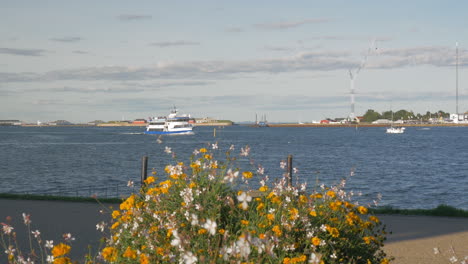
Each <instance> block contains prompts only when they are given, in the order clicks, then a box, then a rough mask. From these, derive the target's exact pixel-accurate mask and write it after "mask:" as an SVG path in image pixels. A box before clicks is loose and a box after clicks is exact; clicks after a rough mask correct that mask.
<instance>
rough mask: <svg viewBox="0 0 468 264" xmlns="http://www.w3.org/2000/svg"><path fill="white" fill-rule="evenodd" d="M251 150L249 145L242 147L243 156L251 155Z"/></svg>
mask: <svg viewBox="0 0 468 264" xmlns="http://www.w3.org/2000/svg"><path fill="white" fill-rule="evenodd" d="M249 152H250V147H249V146H245V148H241V153H240V155H241V156H244V157H247V156H248V155H249Z"/></svg>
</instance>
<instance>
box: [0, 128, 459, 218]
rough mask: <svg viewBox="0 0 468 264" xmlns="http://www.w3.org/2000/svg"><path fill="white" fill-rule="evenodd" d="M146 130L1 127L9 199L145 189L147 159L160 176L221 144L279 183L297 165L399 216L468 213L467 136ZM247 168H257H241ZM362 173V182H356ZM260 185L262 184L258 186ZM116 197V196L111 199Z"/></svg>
mask: <svg viewBox="0 0 468 264" xmlns="http://www.w3.org/2000/svg"><path fill="white" fill-rule="evenodd" d="M142 131H143V128H138V127H116V128H106V127H0V180H1V184H0V192H7V193H18V192H28V193H47V192H51V191H56V190H65V189H67V190H69V189H71V190H83V189H84V190H85V189H87V188H89V189H90V192H92V191H91V189H92V188H94V187H96V186H103V187H106V186H112V185H114V184H118V185H119V186H120V187H119V188H120V192H121V191H122V190H123V189H124V187H122V186H125V185H126V183H127V181H128V180H133V181H135V182H139V180H140V169H141V158H142V156H144V155H148V156H149V167H150V168H153V167H154V168H156V169H157V170H159V171H161V170H162V169H163V168H164V165H166V164H167V163H168V162H169V161H171V157H170V155H167V154H166V153H164V148H165V147H166V146H168V147H171V148H172V149H173V151H174V152H175V153H176V154H177V157H178V158H179V159H181V160H184V159H185V160H187V158H188V157H189V156H190V155H191V153H192V151H193V150H194V149H196V148H200V147H203V146H206V144H207V143H214V142H218V144H219V147H220V149H219V155H223V153H224V151H226V150H227V149H228V148H229V146H230V145H231V144H233V145H235V147H236V151H235V152H236V153H238V151H239V150H240V148H241V147H243V146H245V145H249V146H250V147H251V149H252V153H251V158H253V160H254V164H255V166H256V165H257V164H261V165H262V166H263V167H265V171H266V173H267V174H268V175H270V177H271V178H275V177H278V176H280V175H281V174H282V170H281V169H280V168H279V163H280V161H281V160H284V159H286V157H287V155H288V154H292V155H293V166H294V167H296V168H297V169H298V170H299V171H298V173H297V174H296V175H294V181H295V182H296V181H298V182H307V183H308V187H309V188H314V186H316V182H317V181H319V182H320V183H324V184H326V185H330V184H335V183H338V182H340V180H341V179H342V178H344V177H348V181H347V189H348V190H353V191H354V192H355V193H359V192H361V193H362V196H361V197H359V198H357V199H359V200H362V201H363V202H372V201H373V200H375V199H376V197H377V196H378V194H379V193H380V194H382V196H383V199H382V201H381V202H380V205H391V206H394V207H399V208H433V207H435V206H437V205H439V204H447V205H451V206H455V207H457V208H463V209H468V195H467V193H468V177H467V176H468V163H467V161H468V151H467V147H468V128H466V127H432V128H430V129H421V128H407V130H406V132H405V133H404V134H393V135H391V134H386V133H385V129H384V128H359V129H355V128H253V127H244V126H232V127H225V128H216V137H214V133H213V128H211V127H197V128H195V135H187V136H165V137H163V138H162V140H163V143H162V144H158V143H157V142H156V137H155V136H148V135H144V134H142V133H141V132H142ZM240 165H241V166H250V165H249V164H248V161H247V160H242V159H241V160H240ZM351 171H354V176H352V177H349V175H350V172H351ZM254 184H255V183H254ZM106 191H107V190H106Z"/></svg>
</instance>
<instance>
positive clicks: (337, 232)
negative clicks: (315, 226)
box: [327, 226, 340, 237]
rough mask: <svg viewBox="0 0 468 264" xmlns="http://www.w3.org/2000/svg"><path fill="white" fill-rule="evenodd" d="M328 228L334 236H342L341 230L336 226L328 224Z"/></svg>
mask: <svg viewBox="0 0 468 264" xmlns="http://www.w3.org/2000/svg"><path fill="white" fill-rule="evenodd" d="M327 230H328V233H330V235H331V236H332V237H339V236H340V231H338V229H337V228H335V227H330V226H327Z"/></svg>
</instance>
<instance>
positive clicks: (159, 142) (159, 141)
mask: <svg viewBox="0 0 468 264" xmlns="http://www.w3.org/2000/svg"><path fill="white" fill-rule="evenodd" d="M156 142H157V143H158V144H161V143H162V140H161V136H159V137H158V139H156Z"/></svg>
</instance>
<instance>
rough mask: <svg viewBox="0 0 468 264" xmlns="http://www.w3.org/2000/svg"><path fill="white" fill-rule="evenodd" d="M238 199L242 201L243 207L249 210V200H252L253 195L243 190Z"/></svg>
mask: <svg viewBox="0 0 468 264" xmlns="http://www.w3.org/2000/svg"><path fill="white" fill-rule="evenodd" d="M237 200H238V201H239V202H241V204H242V209H244V210H247V208H248V207H249V205H248V202H250V201H252V197H251V196H249V195H247V193H245V192H242V193H241V195H238V196H237Z"/></svg>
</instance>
